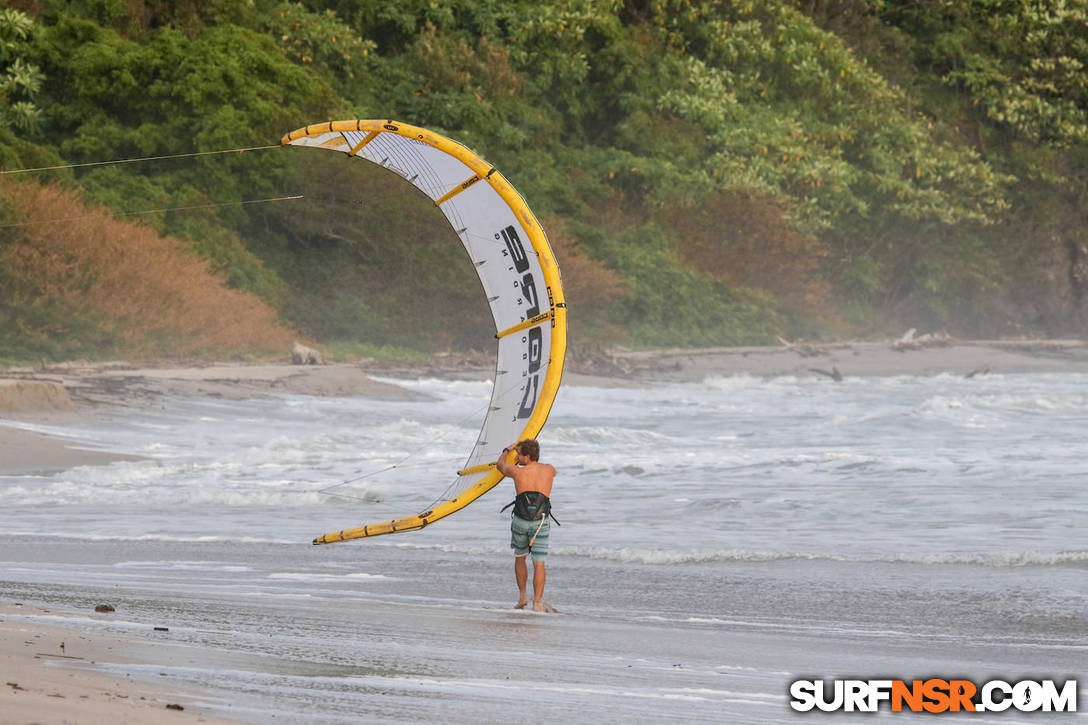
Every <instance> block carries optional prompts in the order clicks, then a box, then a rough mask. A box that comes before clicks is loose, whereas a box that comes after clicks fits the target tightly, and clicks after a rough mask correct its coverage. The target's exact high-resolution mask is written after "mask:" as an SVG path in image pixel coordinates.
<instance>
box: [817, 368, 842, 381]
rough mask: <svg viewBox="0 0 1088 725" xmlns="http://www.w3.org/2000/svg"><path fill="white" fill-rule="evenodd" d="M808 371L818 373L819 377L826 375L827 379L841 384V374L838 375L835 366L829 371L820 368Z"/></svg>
mask: <svg viewBox="0 0 1088 725" xmlns="http://www.w3.org/2000/svg"><path fill="white" fill-rule="evenodd" d="M809 370H811V371H812V372H814V373H819V374H820V375H826V376H827V377H829V378H831V379H832V380H834V381H835V382H836V383H841V382H842V373H840V372H839V369H838V368H837V367H835V366H832V367H831V370H821V369H820V368H809Z"/></svg>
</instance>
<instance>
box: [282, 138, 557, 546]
mask: <svg viewBox="0 0 1088 725" xmlns="http://www.w3.org/2000/svg"><path fill="white" fill-rule="evenodd" d="M280 144H281V145H282V146H303V147H307V148H317V149H326V150H329V151H338V152H341V153H345V154H347V155H348V156H353V157H355V158H358V159H363V160H366V161H369V162H371V163H373V164H377V165H378V166H381V167H382V168H385V169H388V170H390V171H392V172H394V173H395V174H397V175H399V176H401V177H402V178H403V179H404V180H405V181H407V182H408V183H409V184H412V185H413V186H415V187H416V188H417V189H419V190H420V191H422V192H423V193H424V194H426V195H427V196H428V197H429V198H430V199H431V200H432V201H433V202H434V203H435V205H436V206H438V208H439V209H441V210H442V213H443V214H445V215H446V219H447V220H448V221H449V223H450V225H451V226H452V227H453V230H454V232H455V233H456V235H457V237H459V238H460V240H461V243H462V244H463V245H464V247H465V250H466V251H467V252H468V254H469V257H470V258H471V260H472V264H473V265H474V266H475V268H476V272H477V274H479V276H480V283H481V284H482V285H483V288H484V295H485V296H486V298H487V302H488V304H489V305H490V307H491V314H492V316H493V317H494V319H495V329H496V333H495V337H496V338H498V357H497V360H496V368H495V387H494V390H493V392H492V395H491V405H490V407H489V408H488V411H487V414H486V416H485V418H484V424H483V429H482V430H481V431H480V436H479V438H478V439H477V441H476V445H475V446H474V447H473V449H472V453H471V454H470V455H469V457H468V460H467V461H466V462H465V465H464V467H463V468H462V469H461V470H460V471H458V472H457V477H456V479H455V480H454V482H453V483H452V484H451V485H450V486H449V488H447V489H446V491H445V493H443V494H442V496H441V497H440V498H439V500H438V501H437V502H436V503H435V504H434V505H433V506H431V507H429V508H428V509H427V510H426V511H421V512H420V513H418V514H414V515H412V516H405V517H404V518H399V519H393V520H391V521H383V522H381V523H374V524H367V525H365V526H358V527H355V528H350V529H345V530H343V531H336V532H332V533H328V534H324V535H322V536H319V537H317V538H316V539H314V543H315V544H328V543H332V542H335V541H346V540H348V539H358V538H362V537H365V536H377V535H379V534H391V533H394V532H398V531H410V530H414V529H420V528H423V527H424V526H426V525H428V524H430V523H433V522H435V521H437V520H438V519H441V518H443V517H445V516H449V515H450V514H452V513H454V512H455V511H458V510H460V509H462V508H464V507H465V506H467V505H468V504H470V503H472V502H473V501H475V500H476V499H477V498H479V497H480V496H482V495H483V494H485V493H487V492H488V491H489V490H491V489H492V488H493V487H494V486H495V485H496V484H498V482H499V481H501V480H502V474H501V473H499V472H498V471H497V470H496V469H495V466H494V462H495V460H496V459H497V458H498V457H499V454H500V453H501V452H502V449H503V448H504V447H505V446H508V445H509V444H510V443H512V442H513V441H517V440H522V439H525V438H535V437H536V436H537V434H538V433H539V432H540V429H541V428H542V427H543V426H544V422H545V421H546V420H547V418H548V412H549V411H550V410H551V407H552V402H553V401H554V400H555V394H556V392H557V391H558V389H559V382H560V378H561V377H562V374H563V358H564V356H565V354H566V347H567V316H566V302H565V300H564V298H563V286H562V284H561V281H560V276H559V266H558V265H557V264H556V262H555V256H554V255H553V254H552V250H551V247H550V246H549V244H548V238H547V236H546V235H545V234H544V230H543V228H541V226H540V224H539V223H538V222H537V220H536V217H534V216H533V213H532V212H531V211H529V207H528V206H527V205H526V204H525V200H524V199H522V197H521V195H520V194H518V192H517V191H515V190H514V187H513V186H511V185H510V183H509V182H508V181H507V180H506V179H505V178H503V176H502V174H500V173H499V172H498V171H497V170H496V169H495V167H494V166H491V165H490V164H488V163H487V162H486V161H484V160H483V159H481V158H480V157H479V156H477V155H476V154H474V153H473V152H472V151H470V150H469V149H467V148H466V147H465V146H462V145H461V144H459V143H457V142H456V141H452V140H451V139H448V138H446V137H444V136H441V135H439V134H436V133H433V132H431V131H428V130H426V129H424V128H419V127H418V126H410V125H408V124H404V123H398V122H396V121H331V122H328V123H320V124H315V125H313V126H306V127H305V128H300V129H298V130H297V131H292V132H291V133H289V134H287V135H286V136H284V137H283V139H282V140H281V141H280ZM451 241H452V240H451ZM512 456H513V454H511V457H512Z"/></svg>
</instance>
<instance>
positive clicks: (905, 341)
mask: <svg viewBox="0 0 1088 725" xmlns="http://www.w3.org/2000/svg"><path fill="white" fill-rule="evenodd" d="M916 332H918V331H917V330H916V329H915V328H913V327H912V328H910V329H909V330H907V331H906V332H905V333H904V334H903V336H902V337H900V338H899V339H898V340H896V341H895V342H893V343H892V349H893V350H896V351H898V352H907V351H908V350H922V349H925V348H927V347H950V346H952V345H954V344H955V342H956V339H955V338H954V337H952V336H951V335H949V334H948V333H947V332H937V333H926V334H925V335H919V336H915V333H916Z"/></svg>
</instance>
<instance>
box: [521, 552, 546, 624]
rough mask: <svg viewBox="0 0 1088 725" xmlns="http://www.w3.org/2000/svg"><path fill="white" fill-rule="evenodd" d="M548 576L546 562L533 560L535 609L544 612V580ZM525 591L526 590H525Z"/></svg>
mask: <svg viewBox="0 0 1088 725" xmlns="http://www.w3.org/2000/svg"><path fill="white" fill-rule="evenodd" d="M546 578H547V574H546V573H545V572H544V562H542V561H534V562H533V611H534V612H543V611H545V610H544V602H543V599H544V580H545V579H546ZM523 591H524V590H523Z"/></svg>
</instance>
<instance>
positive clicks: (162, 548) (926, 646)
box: [0, 374, 1088, 723]
mask: <svg viewBox="0 0 1088 725" xmlns="http://www.w3.org/2000/svg"><path fill="white" fill-rule="evenodd" d="M389 382H395V383H397V384H399V385H402V386H403V387H406V388H409V389H411V390H413V391H415V392H417V393H419V394H420V395H419V396H418V398H417V399H413V400H402V399H397V400H386V399H375V398H316V397H304V396H283V397H274V398H267V399H260V400H252V401H244V402H237V401H220V400H206V399H167V400H164V401H162V403H161V406H160V407H159V408H157V409H154V410H143V411H127V412H125V413H124V414H123V415H120V414H119V415H116V416H115V417H113V418H111V419H109V420H108V421H106V422H105V423H98V424H95V425H94V426H86V427H64V428H50V427H42V426H32V425H25V426H23V427H27V428H31V429H35V430H43V431H46V432H49V433H51V434H54V435H63V436H65V437H68V438H70V439H71V440H72V441H73V442H74V443H76V444H79V445H86V446H91V447H102V448H107V449H110V450H115V451H121V452H124V453H129V454H137V455H140V456H144V457H145V458H144V460H140V461H131V462H123V463H115V464H112V465H109V466H100V467H84V468H77V469H72V470H69V471H64V472H60V473H48V474H41V475H19V476H0V494H2V500H3V501H4V504H5V505H4V506H3V507H2V508H0V597H3V598H5V599H8V600H14V601H24V602H37V603H41V604H46V605H48V606H50V607H54V608H59V609H61V610H64V611H65V612H66V613H67V614H69V615H70V614H72V613H77V612H88V611H89V610H90V608H92V607H93V605H94V604H96V603H98V602H99V601H100V600H108V601H110V602H111V603H113V604H114V605H115V606H116V607H117V613H116V615H111V617H110V618H102V617H92V616H88V617H87V621H86V622H84V625H85V626H86V627H88V628H98V629H102V630H105V631H111V632H118V633H125V634H128V635H131V636H133V637H136V638H139V639H140V640H141V641H144V642H146V643H148V645H149V646H150V645H154V646H157V647H169V648H175V649H176V650H177V651H179V652H182V653H185V652H186V651H194V652H195V651H200V652H201V654H200V656H199V657H197V656H195V655H194V656H192V657H188V658H187V657H186V656H184V654H182V655H180V656H179V657H177V658H175V659H176V662H175V663H174V664H171V665H170V666H168V667H164V666H162V665H161V664H153V665H151V664H149V665H138V664H136V665H134V664H131V663H129V664H124V665H121V664H115V665H110V664H103V665H100V666H102V667H106V668H110V667H115V668H117V669H118V670H119V671H120V670H123V671H124V672H125V673H126V674H127V673H131V674H134V675H136V676H140V675H144V676H147V677H155V678H157V679H158V680H159V681H162V679H163V677H164V676H165V677H166V679H167V681H168V682H170V683H172V684H177V685H180V686H187V687H193V686H195V687H198V688H200V689H203V690H204V691H205V692H207V693H209V695H208V698H207V702H206V703H205V704H206V705H208V706H210V707H212V708H213V709H215V710H216V711H217V714H224V715H228V716H233V717H237V718H240V719H243V720H248V721H252V722H260V723H265V722H295V721H299V720H301V718H302V717H304V716H305V717H307V718H308V719H310V720H311V721H316V722H327V723H341V722H343V723H347V722H355V721H357V719H358V718H359V717H360V716H361V715H365V716H366V717H367V719H369V720H374V721H378V722H405V721H418V720H420V719H426V720H431V721H442V722H500V721H506V720H509V718H510V716H511V711H513V712H515V713H517V714H518V716H531V717H533V718H534V719H539V718H558V719H559V720H560V721H563V722H631V721H646V720H650V719H663V720H668V721H686V720H691V721H700V722H706V721H711V722H780V721H787V720H792V719H794V718H798V717H804V716H802V715H800V714H798V713H794V712H793V711H792V710H791V709H790V708H789V706H788V699H789V698H788V695H787V692H788V684H789V682H790V681H792V680H794V679H797V678H801V677H804V678H812V677H825V678H834V677H863V678H869V677H873V678H876V677H896V678H899V677H901V678H904V679H916V678H923V679H924V678H926V677H931V676H946V677H957V678H967V679H972V680H975V681H976V682H982V681H985V680H988V679H993V678H1001V679H1006V680H1009V681H1015V680H1016V679H1024V678H1028V679H1040V678H1047V677H1052V678H1057V679H1070V678H1079V681H1080V692H1081V694H1080V698H1081V701H1082V702H1084V703H1085V706H1084V707H1083V708H1082V710H1085V711H1088V533H1086V532H1085V526H1084V523H1085V521H1086V515H1088V464H1086V463H1085V462H1084V451H1085V446H1084V438H1085V434H1086V433H1088V392H1086V391H1088V376H1085V375H1081V374H1030V375H1029V374H1025V375H988V376H985V377H980V378H974V379H970V380H968V379H964V378H963V377H961V376H954V375H939V376H930V377H914V376H903V377H879V378H878V377H874V378H851V379H847V380H845V381H843V382H841V383H835V382H832V381H830V380H825V379H810V378H790V377H780V378H774V379H763V378H758V377H748V376H740V377H718V378H710V379H707V380H705V381H703V382H701V383H697V384H682V385H681V384H669V385H658V386H652V387H648V388H636V389H631V388H615V389H604V388H593V387H579V386H574V385H567V386H565V387H564V388H563V389H562V390H561V392H560V395H559V397H558V399H557V401H556V405H555V407H554V408H553V413H552V416H551V419H550V420H549V422H548V425H547V426H546V427H545V430H544V432H543V433H542V435H541V436H540V440H541V446H542V455H541V458H542V460H544V461H546V462H549V463H552V464H553V465H555V466H556V468H557V469H558V472H559V474H558V477H557V479H556V484H555V490H554V494H553V497H552V499H553V506H554V513H555V515H556V516H557V518H558V519H559V521H560V522H561V523H562V526H559V527H555V526H553V529H552V536H551V555H550V557H549V566H548V575H549V580H548V585H547V590H546V599H548V600H549V601H550V602H552V604H554V605H555V606H556V607H558V608H559V610H560V612H561V614H560V615H558V616H544V615H536V614H531V613H524V612H514V611H512V610H511V609H510V606H511V605H512V604H513V601H514V599H515V598H516V589H515V587H514V583H513V576H512V572H511V571H510V570H511V569H512V566H511V561H510V560H511V558H512V557H511V556H510V553H509V549H508V518H507V514H502V513H500V512H499V509H500V508H501V507H502V506H503V505H505V504H506V503H507V502H508V501H509V500H510V499H511V498H512V497H513V493H512V490H511V488H512V487H511V486H510V485H509V484H503V485H501V486H500V487H499V488H498V489H496V490H495V491H493V492H492V493H490V494H488V495H487V496H485V497H484V498H483V499H481V500H479V501H477V502H476V503H475V504H473V505H472V506H470V507H469V508H467V509H465V510H464V511H462V512H460V513H458V514H456V515H454V516H453V517H450V518H448V519H446V520H444V521H441V522H438V523H436V524H434V525H432V526H430V527H428V528H427V529H425V530H423V531H419V532H414V533H406V534H401V535H394V536H386V537H380V538H376V539H373V540H364V541H360V542H348V543H343V544H335V545H330V546H321V547H314V546H312V545H310V541H311V539H313V538H314V537H315V536H317V535H319V534H322V533H325V532H327V531H332V530H338V529H341V528H345V527H349V526H355V525H359V524H363V523H372V522H376V521H381V520H386V519H389V518H392V517H396V516H400V515H405V514H410V513H415V512H416V511H419V510H421V509H422V508H423V507H425V506H427V505H428V504H429V503H431V502H432V501H433V500H434V499H435V498H436V497H437V496H438V495H439V494H440V493H441V492H442V490H443V489H444V488H445V487H446V485H448V483H449V482H450V481H452V479H453V477H454V472H455V471H456V470H457V468H459V467H460V465H461V463H463V459H464V456H465V455H467V452H468V451H469V450H470V448H471V447H472V445H473V443H474V442H475V439H476V435H477V432H478V430H479V422H480V419H481V418H482V415H483V412H484V410H485V409H486V406H487V403H488V400H489V397H490V383H487V382H464V381H445V380H433V379H424V380H397V381H389ZM154 626H169V633H168V634H164V633H162V632H155V631H154V630H153V627H154ZM141 668H143V669H141ZM885 714H888V713H885ZM1036 715H1037V716H1043V714H1042V713H1037V714H1036ZM1081 715H1083V713H1082V714H1081ZM894 716H895V717H896V718H898V719H907V720H909V719H912V718H911V717H910V716H908V715H905V714H901V713H895V714H894ZM824 717H825V718H827V717H830V719H832V720H834V719H835V716H824ZM840 717H842V718H843V719H844V720H849V719H853V718H856V717H857V716H856V715H855V716H853V718H851V717H850V716H846V715H843V716H840ZM930 717H931V716H930ZM1073 717H1074V718H1075V717H1077V716H1073ZM987 718H989V719H990V720H992V721H995V722H996V721H1001V722H1010V719H1009V716H1008V715H1006V716H1005V717H1000V716H998V715H996V714H995V715H989V716H983V717H979V716H973V717H971V718H970V719H971V720H972V721H974V722H986V721H988V720H987ZM1015 719H1017V720H1019V719H1033V718H1032V717H1031V715H1030V714H1019V715H1016V716H1015Z"/></svg>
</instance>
